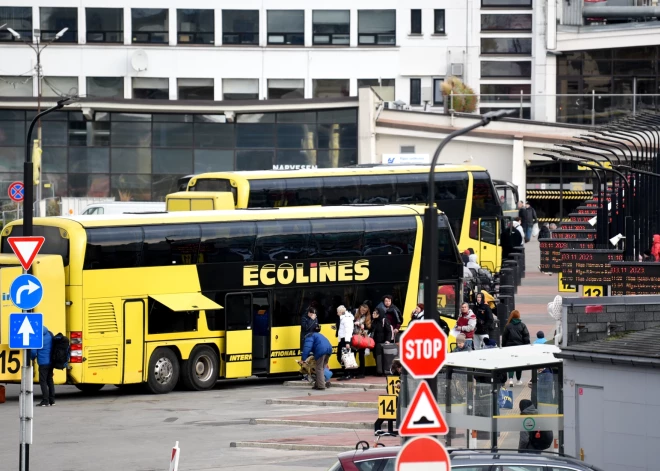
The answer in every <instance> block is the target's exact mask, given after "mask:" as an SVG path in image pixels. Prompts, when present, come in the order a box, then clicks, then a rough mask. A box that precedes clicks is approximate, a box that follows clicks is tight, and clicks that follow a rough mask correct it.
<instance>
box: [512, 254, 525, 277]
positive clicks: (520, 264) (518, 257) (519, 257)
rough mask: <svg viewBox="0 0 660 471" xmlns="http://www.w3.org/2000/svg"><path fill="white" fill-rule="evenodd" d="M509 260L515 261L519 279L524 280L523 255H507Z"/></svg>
mask: <svg viewBox="0 0 660 471" xmlns="http://www.w3.org/2000/svg"><path fill="white" fill-rule="evenodd" d="M509 258H510V259H511V260H515V261H516V262H517V263H518V270H519V271H520V277H521V278H525V260H524V255H523V254H521V253H512V254H509Z"/></svg>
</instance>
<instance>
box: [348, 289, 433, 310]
mask: <svg viewBox="0 0 660 471" xmlns="http://www.w3.org/2000/svg"><path fill="white" fill-rule="evenodd" d="M407 290H408V283H406V282H401V283H378V284H369V285H358V287H357V303H358V305H359V304H362V303H363V302H364V301H370V302H371V309H372V311H373V310H374V309H375V308H376V306H378V304H380V302H381V301H382V300H383V296H385V295H386V294H389V295H390V296H392V298H393V299H392V304H394V305H395V306H396V307H398V308H399V310H401V311H403V308H404V306H403V303H404V300H405V299H406V291H407ZM422 302H423V301H422ZM402 314H403V312H402ZM335 315H336V314H335Z"/></svg>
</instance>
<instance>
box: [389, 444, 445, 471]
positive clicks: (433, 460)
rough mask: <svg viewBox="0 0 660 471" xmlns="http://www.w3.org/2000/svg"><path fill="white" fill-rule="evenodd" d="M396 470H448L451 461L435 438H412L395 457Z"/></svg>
mask: <svg viewBox="0 0 660 471" xmlns="http://www.w3.org/2000/svg"><path fill="white" fill-rule="evenodd" d="M395 467H396V471H449V470H450V469H451V461H450V460H449V454H448V453H447V450H445V447H444V446H442V443H440V442H439V441H438V440H436V439H435V438H431V437H417V438H413V439H412V440H410V441H409V442H407V443H406V444H405V445H403V448H401V451H400V452H399V455H398V456H397V457H396V466H395Z"/></svg>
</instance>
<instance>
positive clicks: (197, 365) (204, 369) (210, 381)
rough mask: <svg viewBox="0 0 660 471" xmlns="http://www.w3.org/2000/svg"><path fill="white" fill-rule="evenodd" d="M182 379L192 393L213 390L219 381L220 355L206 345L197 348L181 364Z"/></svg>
mask: <svg viewBox="0 0 660 471" xmlns="http://www.w3.org/2000/svg"><path fill="white" fill-rule="evenodd" d="M181 379H182V380H183V385H184V386H185V387H186V389H189V390H191V391H204V390H206V389H211V388H212V387H213V386H214V385H215V382H216V380H217V379H218V355H216V353H215V352H214V351H213V349H212V348H211V347H208V346H206V345H202V346H199V347H195V348H194V349H193V351H192V352H191V353H190V357H189V358H188V359H187V360H186V361H184V362H182V364H181Z"/></svg>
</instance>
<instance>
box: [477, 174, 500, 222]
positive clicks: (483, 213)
mask: <svg viewBox="0 0 660 471" xmlns="http://www.w3.org/2000/svg"><path fill="white" fill-rule="evenodd" d="M472 176H473V191H472V193H473V195H472V215H471V219H478V218H480V217H488V216H491V217H492V216H502V207H501V206H500V200H499V198H497V197H496V196H495V187H494V186H493V182H492V181H491V180H490V178H489V177H488V174H487V173H486V172H473V173H472Z"/></svg>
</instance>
